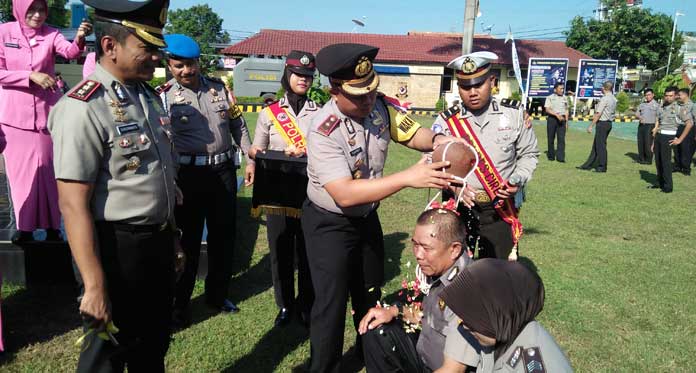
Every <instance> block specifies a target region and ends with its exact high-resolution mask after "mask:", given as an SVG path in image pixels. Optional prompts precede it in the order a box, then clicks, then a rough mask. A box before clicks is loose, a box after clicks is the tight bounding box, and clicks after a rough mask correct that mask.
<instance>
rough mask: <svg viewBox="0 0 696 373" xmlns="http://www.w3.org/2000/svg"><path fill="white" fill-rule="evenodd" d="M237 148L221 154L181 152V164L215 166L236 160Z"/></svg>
mask: <svg viewBox="0 0 696 373" xmlns="http://www.w3.org/2000/svg"><path fill="white" fill-rule="evenodd" d="M235 153H236V151H235V149H230V150H228V151H226V152H222V153H219V154H213V155H210V154H181V155H179V164H182V165H186V166H214V165H218V164H221V163H225V162H229V161H231V160H234V155H235Z"/></svg>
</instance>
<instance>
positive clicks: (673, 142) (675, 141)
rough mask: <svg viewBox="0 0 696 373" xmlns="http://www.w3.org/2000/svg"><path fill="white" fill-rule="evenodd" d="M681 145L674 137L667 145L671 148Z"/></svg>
mask: <svg viewBox="0 0 696 373" xmlns="http://www.w3.org/2000/svg"><path fill="white" fill-rule="evenodd" d="M681 143H682V142H681V140H680V139H678V138H676V137H675V138H674V139H672V140H669V144H670V145H672V146H677V145H679V144H681Z"/></svg>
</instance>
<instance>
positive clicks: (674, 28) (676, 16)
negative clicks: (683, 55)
mask: <svg viewBox="0 0 696 373" xmlns="http://www.w3.org/2000/svg"><path fill="white" fill-rule="evenodd" d="M683 15H684V13H679V11H678V10H677V11H676V12H675V13H674V23H673V26H672V41H670V42H669V57H668V58H667V69H665V76H667V75H669V73H670V70H669V65H671V64H672V45H673V44H674V35H675V34H676V33H677V20H678V19H679V16H683Z"/></svg>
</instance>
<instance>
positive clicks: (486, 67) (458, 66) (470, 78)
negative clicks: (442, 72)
mask: <svg viewBox="0 0 696 373" xmlns="http://www.w3.org/2000/svg"><path fill="white" fill-rule="evenodd" d="M497 59H498V56H497V55H496V54H495V53H493V52H485V51H484V52H474V53H470V54H466V55H463V56H460V57H457V58H455V59H453V60H452V61H450V63H449V64H447V67H448V68H450V69H454V71H455V75H456V76H457V84H459V85H460V86H465V87H466V86H472V85H477V84H479V83H481V82H483V81H484V80H486V78H487V77H488V75H489V73H490V71H491V63H492V62H494V61H496V60H497Z"/></svg>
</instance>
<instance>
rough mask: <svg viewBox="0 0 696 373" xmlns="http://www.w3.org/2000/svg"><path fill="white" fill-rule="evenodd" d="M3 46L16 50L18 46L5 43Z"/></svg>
mask: <svg viewBox="0 0 696 373" xmlns="http://www.w3.org/2000/svg"><path fill="white" fill-rule="evenodd" d="M5 46H6V47H8V48H17V49H19V44H17V43H5Z"/></svg>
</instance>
